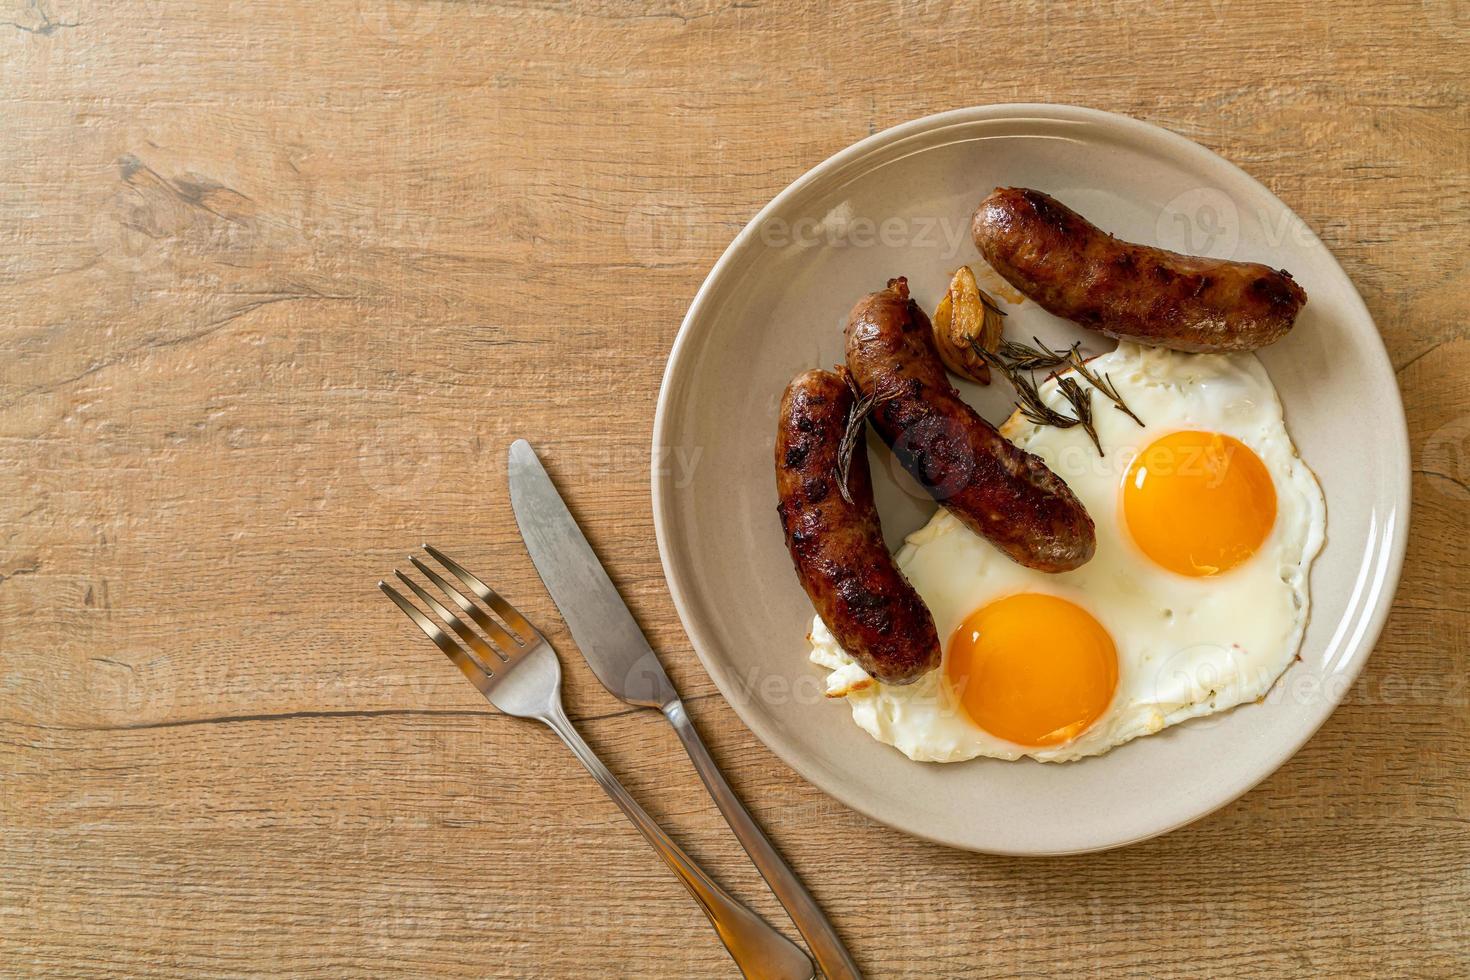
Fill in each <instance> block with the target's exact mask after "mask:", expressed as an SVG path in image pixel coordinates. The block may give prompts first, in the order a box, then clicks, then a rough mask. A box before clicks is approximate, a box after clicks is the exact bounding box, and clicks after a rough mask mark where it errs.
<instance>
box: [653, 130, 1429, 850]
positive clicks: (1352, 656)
mask: <svg viewBox="0 0 1470 980" xmlns="http://www.w3.org/2000/svg"><path fill="white" fill-rule="evenodd" d="M1024 118H1030V119H1036V120H1041V121H1051V122H1056V121H1060V122H1084V123H1091V124H1095V125H1098V126H1101V127H1103V128H1104V129H1106V128H1109V127H1115V128H1117V129H1121V130H1122V131H1124V132H1125V133H1128V132H1130V131H1131V133H1132V135H1135V136H1144V137H1147V138H1149V139H1152V140H1155V141H1161V142H1162V143H1164V144H1165V145H1167V146H1168V147H1169V148H1171V149H1172V150H1174V151H1176V152H1178V153H1180V154H1182V155H1185V156H1188V157H1193V158H1194V159H1196V160H1199V161H1201V162H1203V163H1204V164H1206V165H1209V166H1212V167H1217V168H1218V167H1221V166H1223V167H1224V168H1226V169H1227V170H1228V171H1230V172H1232V173H1233V174H1234V175H1235V176H1236V177H1237V178H1240V179H1243V180H1244V181H1246V182H1248V183H1249V184H1250V185H1253V186H1254V187H1255V189H1256V190H1258V191H1259V192H1260V193H1261V194H1264V195H1265V196H1266V197H1267V198H1269V199H1270V200H1271V201H1273V202H1275V203H1276V204H1277V205H1278V206H1279V207H1281V208H1282V209H1283V210H1284V211H1285V212H1286V213H1288V214H1291V215H1292V216H1293V217H1295V218H1296V219H1297V220H1298V221H1300V220H1301V218H1300V216H1298V215H1297V214H1296V212H1295V211H1294V210H1293V209H1291V208H1290V207H1288V206H1287V205H1286V203H1285V202H1283V201H1282V200H1281V199H1280V198H1278V197H1277V196H1276V195H1275V194H1274V193H1272V192H1271V190H1270V188H1268V187H1266V186H1265V185H1264V184H1262V183H1261V182H1260V181H1258V180H1256V179H1255V178H1254V177H1252V176H1251V175H1250V174H1249V173H1247V172H1246V171H1245V170H1243V169H1242V168H1241V167H1239V166H1237V165H1236V164H1234V163H1232V162H1231V161H1230V160H1227V159H1226V158H1225V157H1223V156H1221V155H1220V154H1218V153H1216V152H1214V151H1213V150H1211V149H1209V148H1208V147H1206V146H1203V145H1201V144H1199V143H1196V142H1195V141H1194V140H1191V139H1189V138H1188V137H1186V136H1182V135H1180V134H1178V133H1175V132H1173V131H1171V130H1168V129H1165V128H1164V127H1162V126H1159V125H1156V124H1154V123H1150V122H1145V121H1143V120H1141V119H1135V118H1133V117H1131V116H1126V115H1122V114H1120V113H1115V112H1109V111H1107V110H1102V109H1094V108H1090V107H1085V106H1077V105H1069V104H1063V103H1048V102H1005V103H993V104H988V105H977V106H968V107H964V108H957V109H950V110H946V111H943V112H937V113H932V114H930V115H926V116H921V117H919V118H917V119H911V120H909V121H907V122H902V123H899V124H897V125H894V126H890V127H888V128H887V129H884V130H881V131H879V132H877V133H874V134H872V135H871V136H867V137H865V138H864V139H861V140H859V141H857V142H856V143H853V144H851V145H849V146H847V147H845V148H843V149H841V150H839V151H837V152H836V153H834V154H832V155H831V156H828V157H827V158H826V159H824V160H822V161H821V162H820V163H818V164H817V165H816V166H814V167H811V168H810V169H808V170H807V171H806V172H805V173H803V174H802V175H801V176H800V177H798V178H796V179H795V180H794V181H792V182H791V183H790V184H788V185H786V187H784V188H782V190H781V191H780V192H779V193H777V194H776V195H775V196H774V197H772V198H771V200H770V201H768V202H767V203H766V204H765V206H764V207H762V208H761V209H760V210H759V211H757V212H756V214H755V215H754V216H753V217H752V218H751V219H750V220H749V221H748V222H747V223H746V224H745V225H744V227H742V228H741V229H740V231H739V232H738V233H737V234H736V235H735V237H734V239H733V240H732V241H731V242H730V244H729V245H728V246H726V248H725V250H724V251H723V252H722V253H721V254H720V257H719V259H717V260H716V261H715V264H714V265H713V266H712V267H711V268H710V271H709V272H708V273H707V274H706V276H705V278H704V281H703V282H702V283H701V284H700V286H699V289H698V291H697V292H696V293H695V295H694V299H693V300H692V301H691V302H690V304H689V309H688V310H687V311H686V312H685V315H684V318H683V320H682V321H681V322H680V324H679V330H678V332H677V333H676V335H675V337H674V342H673V345H672V347H671V348H670V351H669V356H668V359H667V361H666V363H665V365H664V372H663V376H662V378H661V379H660V382H659V392H658V400H657V403H656V407H655V411H654V421H653V439H652V452H651V465H650V475H651V483H652V511H653V525H654V537H655V539H656V541H657V544H658V553H659V562H660V565H661V566H662V568H663V573H664V581H665V583H666V584H667V586H668V590H669V596H670V598H671V599H672V600H673V603H674V609H675V611H676V612H677V613H678V616H679V622H680V624H681V625H682V626H683V628H684V632H685V634H686V635H687V636H688V637H689V642H690V645H691V646H692V647H693V649H694V653H695V655H696V656H697V657H698V658H699V661H700V663H701V665H702V666H703V667H704V670H705V673H706V674H708V675H709V677H710V679H711V680H712V681H713V682H714V684H715V687H716V688H717V689H718V690H719V692H720V695H721V696H722V697H723V698H724V699H725V702H726V703H727V704H729V706H730V707H731V708H732V709H733V710H734V711H735V714H736V716H737V717H738V718H739V719H740V720H741V722H742V723H743V724H744V725H745V726H746V728H748V729H749V730H750V731H751V733H752V734H754V735H755V737H756V738H757V739H759V740H760V742H761V743H762V744H763V745H764V746H765V747H766V748H767V749H769V750H770V751H771V752H772V753H773V754H774V755H775V756H776V757H777V758H778V759H780V760H781V761H782V762H784V763H785V764H786V765H787V766H788V767H789V768H790V769H792V771H794V772H795V773H797V774H798V775H799V776H801V777H802V778H803V779H805V780H806V781H807V782H809V783H811V784H812V785H813V786H815V787H817V788H818V789H819V790H821V791H822V792H823V793H825V794H827V795H828V796H829V797H831V798H832V799H834V800H836V801H837V802H839V803H841V804H842V805H843V806H846V807H848V808H849V809H852V810H854V811H856V812H858V813H861V814H862V815H863V816H865V817H867V818H868V819H869V820H872V821H874V822H876V823H878V824H881V825H883V826H885V827H890V828H892V829H893V830H896V831H899V832H900V833H903V834H906V835H908V836H910V837H915V838H918V839H920V840H925V841H929V842H931V843H935V844H940V845H943V846H946V847H952V848H956V849H959V850H965V851H970V852H973V853H981V854H997V855H1005V856H1016V857H1045V856H1063V855H1070V854H1087V853H1096V852H1099V851H1106V850H1112V849H1115V848H1119V847H1127V846H1130V845H1132V844H1137V843H1140V842H1142V841H1145V840H1149V839H1151V838H1154V837H1158V836H1161V835H1163V834H1167V833H1170V832H1171V831H1174V830H1178V829H1179V828H1180V827H1184V826H1187V825H1188V824H1191V823H1194V822H1196V821H1198V820H1202V819H1204V818H1205V817H1207V816H1209V815H1210V814H1212V813H1214V812H1216V811H1218V810H1220V809H1221V808H1223V807H1225V806H1228V805H1229V804H1231V803H1233V802H1235V801H1236V800H1238V799H1240V798H1241V797H1242V796H1244V795H1245V794H1246V793H1249V792H1250V791H1251V790H1252V789H1254V788H1255V787H1256V786H1258V785H1260V783H1262V782H1263V781H1264V780H1265V779H1266V778H1267V777H1269V776H1271V775H1272V774H1273V773H1275V772H1276V771H1277V770H1279V769H1280V768H1281V767H1282V766H1283V765H1285V764H1286V763H1287V762H1288V761H1289V760H1290V759H1291V758H1292V757H1293V756H1294V755H1296V753H1297V752H1298V751H1300V750H1301V748H1302V747H1303V746H1304V745H1306V743H1307V742H1309V741H1310V740H1311V739H1312V737H1313V736H1314V735H1316V733H1317V732H1318V730H1320V729H1321V727H1322V725H1323V724H1325V723H1326V721H1327V719H1328V718H1330V717H1332V715H1333V713H1334V712H1335V711H1336V710H1337V708H1338V707H1339V705H1340V704H1341V703H1342V701H1343V699H1344V698H1345V697H1346V695H1347V692H1348V691H1350V690H1351V689H1352V687H1353V684H1354V683H1355V682H1356V680H1357V678H1358V676H1359V675H1360V674H1361V672H1362V670H1363V668H1364V667H1365V666H1366V665H1367V662H1368V659H1369V658H1370V657H1371V656H1372V653H1373V650H1374V648H1375V647H1376V645H1377V643H1378V639H1379V637H1380V636H1381V635H1382V632H1383V628H1384V626H1385V625H1386V623H1387V619H1388V615H1389V612H1390V610H1391V609H1392V607H1393V601H1394V598H1395V596H1396V595H1397V592H1398V586H1399V581H1400V578H1401V575H1402V570H1403V562H1404V556H1405V552H1406V549H1407V546H1408V530H1409V525H1410V517H1411V510H1410V507H1411V499H1410V498H1411V483H1412V481H1411V480H1410V476H1409V474H1410V469H1411V465H1412V447H1411V444H1410V440H1409V431H1408V421H1407V418H1406V416H1405V413H1404V405H1403V393H1402V391H1401V390H1400V388H1399V386H1398V383H1397V377H1396V376H1394V375H1393V362H1392V360H1391V359H1390V358H1389V355H1388V350H1387V347H1386V346H1385V345H1384V343H1383V337H1382V334H1381V332H1379V331H1378V329H1377V324H1376V322H1375V321H1374V319H1373V316H1372V314H1371V313H1370V312H1369V311H1368V308H1367V305H1366V304H1365V303H1364V302H1363V297H1362V294H1361V293H1359V292H1358V288H1357V286H1356V284H1355V283H1353V281H1352V279H1351V277H1349V276H1348V275H1347V273H1346V271H1344V270H1343V268H1342V265H1341V263H1340V262H1338V260H1337V256H1336V255H1334V254H1333V253H1332V250H1331V249H1329V248H1328V247H1327V245H1326V243H1325V242H1322V241H1321V239H1320V238H1318V239H1317V243H1318V245H1319V246H1320V247H1321V251H1322V253H1323V254H1324V255H1325V256H1326V258H1327V259H1328V260H1329V261H1330V263H1331V264H1332V267H1333V268H1335V269H1336V271H1337V272H1338V273H1339V274H1340V275H1341V276H1342V278H1343V281H1344V282H1346V283H1347V284H1348V286H1349V287H1350V292H1351V295H1350V296H1348V297H1345V301H1346V302H1347V303H1348V304H1349V305H1351V306H1353V312H1354V313H1355V314H1356V315H1358V316H1360V317H1361V318H1362V319H1363V320H1365V321H1366V322H1367V323H1368V324H1369V325H1371V326H1373V328H1374V329H1373V331H1372V333H1373V341H1374V342H1375V345H1376V346H1374V348H1373V350H1374V351H1375V352H1376V354H1377V355H1378V356H1379V357H1380V358H1382V361H1383V363H1384V365H1386V366H1387V368H1388V370H1389V373H1390V376H1391V377H1393V378H1394V386H1393V395H1394V397H1393V399H1392V409H1393V417H1392V418H1390V419H1385V424H1386V425H1389V426H1390V427H1391V428H1393V429H1394V430H1395V434H1396V435H1397V437H1398V442H1399V445H1400V447H1401V449H1402V453H1401V457H1402V458H1401V460H1400V463H1401V465H1400V466H1399V467H1398V472H1397V474H1396V475H1397V480H1396V481H1395V488H1394V489H1395V493H1394V499H1393V501H1392V502H1391V513H1392V514H1393V516H1394V518H1395V519H1394V523H1393V527H1392V529H1391V530H1390V531H1389V532H1388V540H1387V545H1388V550H1387V555H1386V558H1387V562H1386V564H1384V565H1383V566H1382V567H1381V571H1380V573H1379V574H1378V575H1377V576H1375V579H1376V583H1375V584H1376V585H1377V586H1378V588H1377V590H1376V591H1377V598H1376V599H1375V600H1374V604H1373V606H1372V608H1371V609H1370V610H1369V612H1368V614H1367V617H1366V629H1363V630H1362V631H1361V632H1360V633H1359V637H1358V639H1357V641H1356V642H1355V643H1354V644H1353V646H1352V649H1351V651H1350V652H1349V655H1348V656H1347V657H1346V658H1345V659H1346V660H1347V662H1348V663H1347V669H1346V670H1345V671H1342V672H1341V673H1344V674H1346V675H1347V682H1346V683H1344V684H1342V685H1341V687H1340V689H1339V690H1335V691H1333V692H1331V693H1330V694H1329V695H1328V696H1327V697H1326V698H1325V699H1324V701H1323V703H1322V706H1321V707H1320V708H1319V709H1318V710H1319V716H1318V717H1317V718H1316V719H1315V721H1314V722H1313V723H1312V724H1311V725H1310V726H1309V727H1308V728H1307V729H1306V730H1305V731H1303V732H1302V734H1301V735H1300V736H1299V737H1298V738H1297V739H1295V740H1294V741H1293V742H1291V744H1287V742H1283V743H1282V745H1281V747H1280V748H1279V749H1278V750H1277V752H1275V753H1274V754H1273V757H1272V759H1271V761H1270V763H1269V765H1266V766H1263V767H1262V770H1261V771H1260V772H1259V773H1258V774H1256V775H1254V776H1252V777H1249V778H1247V779H1245V780H1244V781H1243V784H1242V785H1239V786H1230V787H1229V788H1227V789H1226V790H1225V791H1224V792H1223V793H1222V794H1219V795H1218V798H1216V797H1214V796H1212V797H1211V798H1210V799H1209V801H1208V803H1207V804H1206V805H1205V807H1204V808H1202V809H1199V810H1198V811H1197V812H1195V813H1193V814H1192V815H1190V816H1187V817H1185V818H1183V819H1180V820H1177V821H1174V822H1172V823H1169V824H1168V825H1166V826H1160V827H1158V828H1155V829H1152V830H1150V831H1148V832H1146V833H1142V834H1138V835H1135V836H1133V837H1131V838H1128V839H1125V840H1112V841H1107V842H1104V843H1100V844H1098V845H1096V846H1092V847H1082V848H1068V849H1064V850H1046V849H1035V848H1017V849H1008V848H996V847H977V846H975V845H974V844H972V843H969V842H967V841H965V840H962V839H959V838H956V837H945V836H941V835H938V834H932V833H926V832H924V831H921V830H917V829H914V828H912V827H905V826H902V825H900V824H898V823H895V822H894V821H893V820H891V819H889V818H887V817H885V816H882V815H880V814H877V813H874V812H872V811H871V810H870V809H869V808H868V807H867V806H865V805H864V804H863V803H862V802H861V801H860V800H858V799H856V798H854V796H852V795H850V794H849V792H848V787H847V786H846V785H845V784H844V783H842V782H841V781H840V780H836V779H829V778H828V777H827V775H826V773H825V772H823V771H822V770H820V768H819V767H809V766H807V765H806V764H805V762H804V760H803V759H802V758H801V754H800V753H799V752H796V751H794V750H792V749H791V747H790V746H787V745H784V744H783V743H782V740H781V739H780V738H779V737H777V735H776V733H775V732H773V731H771V728H773V727H775V726H768V725H766V724H765V723H764V722H763V721H762V720H759V719H758V718H757V717H756V716H754V715H753V714H747V712H746V711H745V710H744V709H743V708H742V702H741V699H740V698H738V697H735V696H733V691H734V690H735V687H736V685H735V684H734V683H733V681H732V678H730V677H728V676H726V672H725V670H724V669H723V667H722V666H720V665H719V664H718V661H717V660H716V659H715V658H714V657H713V656H712V655H711V654H709V653H708V652H707V649H709V648H712V647H714V646H716V644H715V643H714V642H713V641H711V640H710V638H708V637H706V636H704V635H703V634H702V632H701V630H700V627H699V624H698V622H697V620H696V619H695V618H694V617H693V615H692V611H691V609H690V603H689V600H688V598H687V597H686V595H685V593H684V589H683V587H682V586H681V585H680V584H679V582H678V580H677V579H676V577H675V574H674V568H675V560H674V556H673V553H672V546H671V544H670V541H669V537H670V533H671V532H670V530H669V525H670V524H671V523H672V507H673V496H674V494H673V492H672V491H673V490H674V488H673V487H672V484H671V481H672V479H673V476H672V473H671V472H670V471H668V470H667V468H666V467H665V466H664V465H663V463H664V460H663V457H662V454H661V451H660V447H661V446H665V445H666V444H667V440H666V436H667V433H668V430H669V427H670V425H671V421H670V402H671V400H672V388H673V384H674V382H675V380H676V378H677V376H678V373H679V371H680V368H681V366H682V365H683V362H684V361H685V360H686V359H687V358H688V356H689V352H690V350H691V346H692V340H693V337H694V334H695V330H696V327H697V325H698V322H699V320H700V319H701V318H702V317H703V315H704V312H705V307H706V306H708V305H709V303H710V296H711V294H712V293H713V292H714V291H715V289H716V288H717V286H718V285H719V283H720V281H721V280H722V279H723V278H724V277H725V276H726V275H728V274H729V272H730V271H731V269H732V268H733V267H734V266H735V265H736V263H737V262H738V260H739V259H740V258H741V257H742V255H743V254H744V252H745V251H746V249H747V248H748V247H749V245H750V242H751V240H752V239H754V238H756V237H757V235H758V234H759V230H760V228H761V227H762V226H763V224H764V222H765V221H766V220H767V219H768V217H769V216H770V215H771V214H772V213H774V212H776V211H778V210H780V209H781V208H782V207H783V206H784V205H785V204H786V203H787V202H788V201H789V200H791V199H792V198H794V197H796V196H797V195H799V194H800V193H801V192H802V191H804V190H805V189H806V188H807V187H808V186H810V185H811V184H813V183H815V182H816V181H818V180H821V179H823V178H824V177H826V176H828V175H829V174H831V173H833V172H837V171H840V170H842V169H843V168H844V167H846V166H848V165H849V164H851V163H852V162H853V161H855V160H858V159H861V158H862V157H864V156H867V155H868V154H871V153H873V152H875V151H877V150H879V149H881V148H883V147H885V146H888V145H890V144H893V143H897V142H900V141H902V140H905V139H909V138H911V137H914V136H918V135H922V134H924V133H927V132H930V131H933V130H938V129H943V128H947V127H951V126H955V125H963V124H967V123H972V122H988V121H1003V120H1006V119H1015V120H1017V121H1022V120H1023V119H1024ZM1395 422H1396V423H1397V424H1396V425H1394V423H1395Z"/></svg>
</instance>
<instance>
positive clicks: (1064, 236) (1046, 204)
mask: <svg viewBox="0 0 1470 980" xmlns="http://www.w3.org/2000/svg"><path fill="white" fill-rule="evenodd" d="M971 230H972V232H973V234H974V238H975V246H976V247H977V248H979V249H980V254H981V255H983V256H985V261H986V262H989V263H990V264H991V266H992V267H994V269H995V271H996V272H998V273H1000V274H1001V275H1002V276H1004V277H1005V279H1006V281H1007V282H1009V283H1010V284H1011V285H1012V286H1015V287H1016V288H1017V289H1019V290H1020V291H1021V292H1022V293H1025V294H1026V295H1027V296H1029V297H1030V298H1031V299H1033V300H1035V301H1036V302H1037V304H1038V305H1040V306H1041V308H1042V309H1044V310H1046V311H1047V312H1049V313H1054V314H1056V315H1057V316H1060V317H1066V318H1067V319H1068V320H1074V321H1076V322H1077V323H1080V324H1082V325H1083V326H1086V327H1092V328H1093V329H1095V330H1100V331H1102V332H1103V333H1105V334H1107V335H1108V336H1109V337H1118V338H1121V339H1123V340H1132V341H1136V342H1138V343H1140V344H1147V345H1150V346H1153V347H1170V348H1173V349H1174V350H1182V351H1235V350H1255V349H1256V348H1257V347H1264V346H1266V345H1267V344H1271V343H1275V342H1276V341H1278V340H1280V339H1281V338H1282V337H1284V336H1286V332H1287V331H1288V330H1290V329H1291V325H1292V323H1293V322H1294V321H1295V320H1296V315H1297V311H1298V310H1300V309H1301V308H1302V304H1303V303H1305V302H1306V301H1307V293H1306V291H1305V290H1304V289H1302V287H1301V286H1299V285H1297V283H1296V280H1294V279H1292V278H1291V273H1289V272H1287V271H1286V270H1285V269H1282V270H1280V271H1278V270H1276V269H1272V268H1270V267H1269V266H1264V265H1261V264H1259V263H1256V262H1230V261H1226V260H1224V259H1207V258H1200V257H1196V256H1193V255H1180V254H1179V253H1178V252H1169V251H1166V250H1164V249H1161V248H1150V247H1149V246H1147V245H1134V244H1132V243H1130V242H1124V241H1119V240H1118V239H1116V238H1114V237H1113V236H1112V235H1109V234H1108V233H1107V232H1105V231H1102V230H1101V229H1099V228H1098V227H1097V226H1095V225H1093V224H1092V223H1091V222H1089V221H1088V220H1087V219H1086V218H1084V217H1082V216H1081V215H1080V214H1078V213H1077V212H1075V211H1073V210H1072V209H1071V208H1069V207H1067V206H1066V205H1064V204H1062V203H1060V202H1058V201H1056V200H1054V199H1053V198H1051V197H1048V196H1047V195H1045V194H1043V193H1041V192H1040V191H1033V190H1027V189H1026V188H1024V187H1000V188H997V189H996V190H995V192H994V193H992V194H991V195H990V196H989V197H987V198H986V199H985V200H984V201H981V202H980V207H979V208H978V209H977V210H976V211H975V220H974V222H973V225H972V229H971Z"/></svg>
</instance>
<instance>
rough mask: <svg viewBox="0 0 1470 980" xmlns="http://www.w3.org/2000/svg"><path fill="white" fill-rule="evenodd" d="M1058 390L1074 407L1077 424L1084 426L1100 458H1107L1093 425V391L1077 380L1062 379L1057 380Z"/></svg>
mask: <svg viewBox="0 0 1470 980" xmlns="http://www.w3.org/2000/svg"><path fill="white" fill-rule="evenodd" d="M1057 388H1059V389H1060V390H1061V392H1062V397H1063V398H1065V399H1067V404H1069V405H1071V406H1072V412H1073V414H1075V415H1076V416H1077V423H1078V424H1079V425H1081V426H1082V429H1083V431H1085V432H1086V433H1087V435H1088V437H1089V438H1090V439H1091V440H1092V444H1093V445H1094V446H1096V447H1097V454H1098V455H1099V456H1106V455H1107V453H1105V452H1103V447H1102V443H1101V442H1099V441H1098V438H1097V428H1096V427H1095V426H1094V425H1093V424H1092V389H1090V388H1083V387H1082V386H1081V385H1079V384H1078V383H1077V379H1076V378H1071V377H1065V376H1064V377H1060V378H1058V379H1057Z"/></svg>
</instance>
